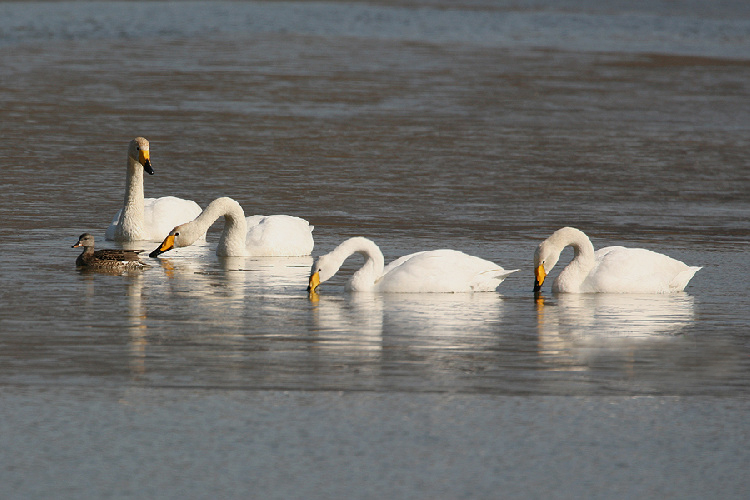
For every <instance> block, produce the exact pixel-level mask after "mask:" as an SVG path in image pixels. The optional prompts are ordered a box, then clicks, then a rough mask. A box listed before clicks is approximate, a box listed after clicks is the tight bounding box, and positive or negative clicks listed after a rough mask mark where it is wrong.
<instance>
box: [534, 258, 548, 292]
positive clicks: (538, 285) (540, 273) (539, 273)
mask: <svg viewBox="0 0 750 500" xmlns="http://www.w3.org/2000/svg"><path fill="white" fill-rule="evenodd" d="M546 277H547V273H546V272H545V271H544V264H539V265H538V266H536V269H534V278H535V279H534V291H535V292H538V291H540V290H541V289H542V284H543V283H544V278H546Z"/></svg>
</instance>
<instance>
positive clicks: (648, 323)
mask: <svg viewBox="0 0 750 500" xmlns="http://www.w3.org/2000/svg"><path fill="white" fill-rule="evenodd" d="M694 317H695V312H694V304H693V297H691V296H689V295H687V294H681V293H680V294H664V295H652V294H648V295H632V294H559V295H556V296H555V298H554V299H545V298H543V297H540V298H538V300H537V329H538V335H539V352H540V355H541V357H542V359H543V360H544V362H546V363H549V364H550V365H552V368H553V369H556V368H560V369H566V370H570V369H571V368H577V369H580V370H586V369H588V368H590V365H591V364H593V363H595V362H596V361H597V359H600V358H602V357H608V358H611V357H612V356H615V357H619V358H624V359H625V361H627V362H628V363H630V364H632V363H635V362H636V357H637V354H638V351H639V350H640V349H645V350H647V349H651V348H653V347H654V346H656V345H659V344H660V343H664V342H671V341H673V340H674V338H675V336H676V335H678V334H680V333H681V332H682V331H683V329H684V328H685V327H687V326H688V325H690V324H692V323H693V321H694Z"/></svg>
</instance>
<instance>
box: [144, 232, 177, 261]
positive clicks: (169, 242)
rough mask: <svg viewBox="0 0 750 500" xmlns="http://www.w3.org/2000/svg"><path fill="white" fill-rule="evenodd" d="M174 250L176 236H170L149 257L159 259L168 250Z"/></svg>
mask: <svg viewBox="0 0 750 500" xmlns="http://www.w3.org/2000/svg"><path fill="white" fill-rule="evenodd" d="M173 248H174V235H173V234H170V235H169V236H167V237H166V238H164V241H162V243H161V245H159V248H157V249H156V250H154V251H153V252H151V253H150V254H148V256H149V257H157V256H158V255H160V254H163V253H164V252H166V251H168V250H172V249H173Z"/></svg>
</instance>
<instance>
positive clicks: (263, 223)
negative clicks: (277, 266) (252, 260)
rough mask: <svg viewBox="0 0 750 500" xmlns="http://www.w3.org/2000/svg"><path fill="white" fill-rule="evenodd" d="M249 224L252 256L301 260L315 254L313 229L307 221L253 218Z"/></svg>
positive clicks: (283, 217)
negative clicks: (299, 258)
mask: <svg viewBox="0 0 750 500" xmlns="http://www.w3.org/2000/svg"><path fill="white" fill-rule="evenodd" d="M246 220H247V238H246V240H245V242H246V246H247V252H248V254H249V255H253V256H265V257H300V256H304V255H310V253H311V252H312V249H313V245H314V241H313V237H312V230H313V226H311V225H310V223H309V222H307V221H306V220H304V219H301V218H299V217H294V216H291V215H267V216H264V215H253V216H250V217H246Z"/></svg>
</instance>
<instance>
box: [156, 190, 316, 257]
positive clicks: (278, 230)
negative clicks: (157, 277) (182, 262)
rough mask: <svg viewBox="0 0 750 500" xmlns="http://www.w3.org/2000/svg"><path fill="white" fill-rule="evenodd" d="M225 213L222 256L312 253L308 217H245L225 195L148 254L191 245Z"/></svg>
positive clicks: (220, 253) (239, 207)
mask: <svg viewBox="0 0 750 500" xmlns="http://www.w3.org/2000/svg"><path fill="white" fill-rule="evenodd" d="M222 216H223V217H224V230H223V231H222V233H221V237H220V239H219V245H218V247H216V255H218V256H220V257H302V256H305V255H310V252H312V249H313V244H314V242H313V237H312V231H313V226H311V225H310V224H309V223H308V222H307V221H306V220H304V219H300V218H299V217H293V216H291V215H268V216H263V215H254V216H251V217H245V212H244V211H243V210H242V207H241V206H240V204H239V203H237V202H236V201H235V200H233V199H232V198H227V197H223V198H217V199H215V200H214V201H212V202H211V203H209V204H208V206H207V207H206V209H205V210H204V211H203V212H202V213H201V214H200V215H199V216H198V217H196V218H195V219H194V220H192V221H190V222H188V223H186V224H181V225H179V226H176V227H175V228H174V229H172V231H170V232H169V235H168V236H167V237H166V238H165V239H164V241H163V242H162V244H161V245H159V247H158V248H157V249H156V250H154V251H153V252H151V253H150V254H149V257H156V256H157V255H159V254H162V253H164V252H166V251H168V250H171V249H173V248H177V247H186V246H189V245H192V244H193V243H195V242H196V241H197V240H198V238H199V237H200V235H202V234H205V233H206V231H207V230H208V228H209V227H211V225H212V224H213V223H214V222H215V221H216V220H217V219H218V218H219V217H222Z"/></svg>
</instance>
